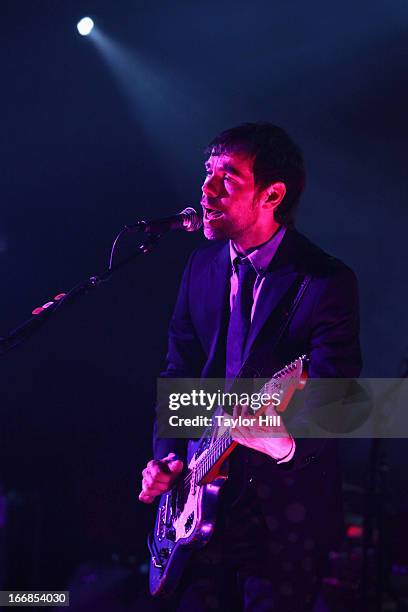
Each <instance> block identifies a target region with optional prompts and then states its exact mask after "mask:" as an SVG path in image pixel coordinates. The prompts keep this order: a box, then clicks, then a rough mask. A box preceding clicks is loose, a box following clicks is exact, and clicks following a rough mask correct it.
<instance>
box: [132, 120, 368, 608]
mask: <svg viewBox="0 0 408 612" xmlns="http://www.w3.org/2000/svg"><path fill="white" fill-rule="evenodd" d="M303 185H304V165H303V159H302V155H301V152H300V151H299V149H298V147H297V146H296V145H295V143H294V142H293V141H292V140H291V138H290V137H289V136H288V135H287V134H286V132H285V131H284V130H282V129H281V128H279V127H277V126H274V125H272V124H269V123H250V124H244V125H242V126H238V127H236V128H232V129H230V130H227V131H225V132H223V133H221V134H220V135H219V136H217V137H216V138H215V139H214V140H213V141H212V142H211V143H210V145H209V147H208V149H207V160H206V178H205V181H204V184H203V187H202V192H203V196H202V201H201V204H202V207H203V211H204V234H205V236H206V238H207V239H208V240H210V241H215V243H214V244H212V245H211V246H209V247H206V248H203V249H199V250H197V251H196V252H195V253H193V255H192V256H191V258H190V260H189V262H188V264H187V267H186V270H185V272H184V276H183V280H182V283H181V287H180V291H179V296H178V300H177V304H176V308H175V312H174V315H173V318H172V321H171V325H170V331H169V350H168V355H167V368H166V371H165V373H164V376H168V377H180V378H188V377H204V378H205V377H213V378H215V377H224V376H226V375H227V377H234V376H236V375H237V374H238V373H239V375H240V376H246V377H248V378H249V377H252V376H258V377H264V378H268V377H270V376H271V375H272V374H273V373H274V372H275V371H277V370H278V369H280V368H281V367H282V366H283V365H284V364H285V363H287V362H290V361H292V360H293V359H294V358H296V357H297V356H299V355H301V354H307V355H308V356H309V358H310V363H309V367H308V373H309V377H310V378H312V379H313V378H340V377H344V378H352V377H356V376H358V375H359V373H360V370H361V357H360V348H359V340H358V331H359V329H358V328H359V321H358V317H359V315H358V296H357V283H356V280H355V276H354V274H353V272H352V271H351V270H350V269H349V268H348V267H346V266H345V265H344V264H343V263H341V262H340V261H338V260H337V259H334V258H333V257H330V256H329V255H327V254H326V253H324V252H323V251H322V250H320V249H319V248H318V247H317V246H315V245H313V244H312V243H311V242H309V241H308V240H307V239H306V238H305V237H304V236H302V235H301V234H299V233H298V232H297V231H296V230H295V229H294V213H295V210H296V207H297V204H298V201H299V197H300V195H301V193H302V190H303ZM305 279H308V285H307V287H306V289H305V291H304V293H303V295H302V297H301V299H300V302H299V303H298V305H297V308H296V310H294V312H293V313H292V316H291V317H289V318H288V320H287V322H286V327H283V325H284V322H285V317H288V312H290V311H291V307H292V305H293V301H294V300H295V296H296V295H297V294H298V289H299V286H300V285H301V283H302V281H303V280H305ZM248 302H249V304H248ZM280 329H284V331H283V333H282V334H280V336H279V334H278V330H280ZM242 366H243V369H242V370H241V371H240V369H241V367H242ZM321 405H322V397H321V396H319V391H317V390H316V389H315V388H314V387H313V385H309V386H308V385H306V389H305V391H304V392H303V402H302V404H299V406H298V409H297V411H295V415H294V420H295V421H297V422H298V423H302V422H304V423H307V421H308V419H310V418H312V416H313V415H314V414H315V410H316V407H317V408H321ZM238 410H239V409H238ZM290 430H291V428H290V426H289V425H288V426H287V427H286V426H283V428H282V433H281V436H280V437H279V438H270V439H268V440H267V441H266V442H265V439H264V438H260V437H259V436H256V435H253V436H251V435H248V432H247V431H243V430H242V429H241V431H237V432H236V433H235V436H236V437H237V439H238V440H239V441H240V442H241V444H240V445H239V447H238V448H237V450H236V451H234V453H233V455H232V456H231V461H230V477H229V479H228V482H227V484H226V486H225V487H224V489H225V491H223V497H222V500H221V503H220V512H219V519H218V523H217V527H216V532H215V534H214V536H213V538H212V539H211V541H210V543H209V544H208V545H207V547H205V548H204V549H202V551H199V552H198V553H197V554H196V555H195V556H194V557H193V558H192V561H191V564H190V568H189V569H188V571H187V572H186V575H185V577H184V581H183V584H182V585H181V586H180V589H179V592H178V593H177V596H176V600H175V601H176V604H175V605H176V606H177V609H179V610H190V609H191V610H192V609H195V610H197V609H198V610H210V609H214V608H216V607H219V606H221V607H225V606H227V608H228V609H234V606H235V605H242V606H243V607H244V609H245V610H246V611H258V612H259V611H261V610H262V611H264V610H279V612H305V611H307V610H311V609H312V605H313V601H314V599H315V597H316V594H317V592H318V589H319V584H320V581H321V578H322V575H323V572H324V569H325V562H326V559H327V553H328V551H329V550H330V549H331V547H333V546H334V545H335V544H336V543H337V542H338V540H339V537H340V535H341V530H342V512H341V488H340V477H339V469H338V461H337V453H336V445H335V441H333V440H324V439H318V440H316V439H308V438H307V437H299V438H296V436H294V437H293V436H292V435H291V433H290ZM191 454H192V445H191V444H190V445H189V452H188V456H187V455H186V448H185V443H184V441H183V440H165V439H159V438H158V437H157V436H156V437H155V459H154V460H153V461H150V462H149V463H148V465H147V467H146V469H145V470H144V471H143V483H142V492H141V493H140V496H139V498H140V500H141V501H143V502H146V503H150V502H152V501H153V499H154V498H155V497H156V496H157V495H160V494H162V493H163V492H164V491H166V490H168V489H169V488H170V487H171V486H172V485H173V483H174V482H175V480H176V479H177V477H178V476H179V475H180V472H181V470H182V468H183V462H185V461H186V460H188V457H189V456H191Z"/></svg>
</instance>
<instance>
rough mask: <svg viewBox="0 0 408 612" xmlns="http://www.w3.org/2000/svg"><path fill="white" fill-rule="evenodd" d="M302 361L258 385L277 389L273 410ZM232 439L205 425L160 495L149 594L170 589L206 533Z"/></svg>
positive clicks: (301, 379)
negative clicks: (182, 470)
mask: <svg viewBox="0 0 408 612" xmlns="http://www.w3.org/2000/svg"><path fill="white" fill-rule="evenodd" d="M305 361H306V357H305V355H303V356H302V357H298V359H296V360H295V361H293V362H291V363H290V364H288V365H286V366H285V367H284V368H283V369H282V370H280V371H279V372H276V374H275V375H274V376H273V377H272V378H271V379H270V380H269V381H268V382H267V383H266V384H265V385H264V386H263V387H262V390H261V391H262V392H265V393H268V395H269V396H270V397H272V394H273V393H277V394H278V395H279V397H280V400H281V401H280V405H279V407H278V408H277V411H278V412H283V411H284V410H285V408H286V406H287V405H288V403H289V401H290V399H291V397H292V395H293V393H294V392H295V391H296V390H297V389H303V387H304V385H305V383H306V378H307V375H306V371H305V370H304V364H305ZM265 409H266V408H265V407H264V410H265ZM220 410H221V411H222V409H221V408H220ZM258 412H259V413H262V412H263V410H259V411H258ZM237 444H238V442H237V441H235V440H234V439H233V438H232V436H231V433H230V430H229V428H222V429H220V428H218V427H215V426H210V427H209V428H207V430H206V432H205V433H204V434H203V436H202V437H201V439H200V441H199V443H198V449H197V450H196V452H195V454H194V456H193V457H192V459H191V461H190V463H189V465H188V468H187V471H186V474H185V475H184V476H182V477H180V479H179V480H178V481H177V483H176V484H175V485H174V487H173V488H172V489H171V490H170V491H168V492H167V493H164V495H162V496H161V497H160V501H159V507H158V509H157V516H156V522H155V526H154V530H153V531H152V532H151V534H150V535H149V539H148V546H149V551H150V556H151V561H150V577H149V586H150V593H151V594H152V595H155V596H156V595H169V594H170V593H171V592H172V591H174V589H175V588H176V586H177V584H178V582H179V580H180V578H181V575H182V573H183V570H184V567H185V565H186V563H187V562H188V559H189V557H190V555H191V553H192V552H193V551H194V550H196V549H198V548H201V547H202V546H205V545H206V544H207V542H208V541H209V539H210V538H211V536H212V534H213V532H214V527H215V522H216V514H217V502H218V496H219V494H220V491H221V487H222V485H223V484H224V483H225V481H226V479H227V477H228V471H227V462H226V459H227V457H228V455H229V454H230V453H231V452H232V451H233V450H234V448H235V447H236V446H237Z"/></svg>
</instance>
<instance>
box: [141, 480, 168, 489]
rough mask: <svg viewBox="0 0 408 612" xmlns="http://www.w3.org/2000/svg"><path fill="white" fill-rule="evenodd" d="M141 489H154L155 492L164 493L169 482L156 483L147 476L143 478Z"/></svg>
mask: <svg viewBox="0 0 408 612" xmlns="http://www.w3.org/2000/svg"><path fill="white" fill-rule="evenodd" d="M142 488H143V489H156V490H157V491H160V492H161V491H166V490H167V489H168V488H169V482H158V481H157V480H154V479H152V478H149V477H148V476H145V477H144V478H143V480H142Z"/></svg>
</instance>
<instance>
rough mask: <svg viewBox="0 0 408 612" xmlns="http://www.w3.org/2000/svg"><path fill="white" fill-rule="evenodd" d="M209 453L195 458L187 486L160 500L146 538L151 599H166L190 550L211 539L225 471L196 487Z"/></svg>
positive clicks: (177, 487) (170, 492) (189, 468)
mask: <svg viewBox="0 0 408 612" xmlns="http://www.w3.org/2000/svg"><path fill="white" fill-rule="evenodd" d="M207 452H208V450H207V449H206V450H204V451H203V452H201V453H199V454H197V453H196V454H195V455H194V457H193V458H192V459H191V461H190V463H189V466H188V471H189V473H191V474H192V476H191V478H190V479H189V480H188V482H187V486H186V484H185V481H183V482H182V483H181V486H180V485H176V486H175V487H173V488H172V489H171V490H170V491H168V493H165V494H164V495H162V496H161V497H160V501H159V506H158V509H157V516H156V522H155V526H154V531H152V532H151V533H150V535H149V540H148V546H149V550H150V554H151V561H150V576H149V586H150V592H151V594H152V595H169V594H170V593H171V592H172V591H173V590H174V589H175V587H176V586H177V584H178V582H179V580H180V577H181V575H182V573H183V571H184V567H185V565H186V563H187V561H188V559H189V557H190V555H191V553H192V551H193V550H196V549H198V548H201V547H203V546H205V544H207V542H208V541H209V539H210V538H211V536H212V534H213V531H214V527H215V522H216V513H217V505H218V496H219V493H220V491H221V487H222V485H223V484H224V482H225V481H226V479H227V477H228V476H227V471H226V469H225V467H223V466H221V467H220V469H219V470H218V473H217V475H214V472H213V476H212V478H213V480H212V481H211V482H208V483H207V484H202V485H198V484H196V481H195V478H194V475H195V472H196V469H195V468H196V465H197V464H198V463H199V462H201V461H205V455H206V453H207Z"/></svg>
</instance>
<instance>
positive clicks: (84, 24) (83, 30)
mask: <svg viewBox="0 0 408 612" xmlns="http://www.w3.org/2000/svg"><path fill="white" fill-rule="evenodd" d="M93 27H94V22H93V21H92V19H91V18H90V17H84V18H83V19H81V21H78V23H77V28H78V32H79V33H80V34H81V36H88V34H90V33H91V32H92V28H93Z"/></svg>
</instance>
